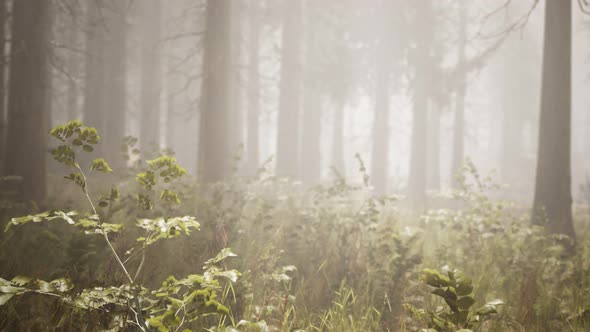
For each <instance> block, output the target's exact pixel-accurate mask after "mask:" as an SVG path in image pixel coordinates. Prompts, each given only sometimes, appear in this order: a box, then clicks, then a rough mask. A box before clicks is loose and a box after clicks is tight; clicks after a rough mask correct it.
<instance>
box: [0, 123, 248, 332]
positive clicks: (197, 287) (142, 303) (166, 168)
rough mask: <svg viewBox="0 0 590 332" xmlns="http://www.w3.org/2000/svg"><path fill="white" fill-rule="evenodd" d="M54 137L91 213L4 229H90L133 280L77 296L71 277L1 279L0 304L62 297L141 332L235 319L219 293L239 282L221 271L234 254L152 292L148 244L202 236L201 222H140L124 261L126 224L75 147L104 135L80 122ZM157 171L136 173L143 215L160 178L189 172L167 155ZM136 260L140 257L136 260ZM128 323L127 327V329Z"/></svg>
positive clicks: (98, 163) (113, 194) (39, 218)
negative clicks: (119, 238)
mask: <svg viewBox="0 0 590 332" xmlns="http://www.w3.org/2000/svg"><path fill="white" fill-rule="evenodd" d="M51 135H52V136H54V137H55V138H57V139H58V140H60V141H61V142H63V143H64V144H62V145H60V146H58V147H57V148H56V149H54V150H53V152H52V154H53V156H54V159H55V160H57V161H58V162H60V163H62V164H64V165H65V166H67V167H73V168H75V169H76V170H77V172H74V173H71V174H69V175H67V176H66V177H65V178H66V179H68V180H71V181H73V182H74V183H75V184H76V185H78V186H79V187H80V188H81V189H82V191H83V193H84V195H85V197H86V199H87V201H88V203H89V205H90V207H91V210H90V211H89V212H85V213H79V212H76V211H70V212H64V211H61V210H50V211H46V212H42V213H37V214H33V215H27V216H24V217H16V218H12V219H11V221H10V222H9V223H8V224H7V225H6V229H5V231H8V230H9V229H10V227H11V226H22V225H25V224H28V223H41V222H51V221H53V220H64V221H66V222H67V224H70V225H74V226H76V227H78V228H79V229H82V230H84V233H85V234H98V235H101V236H102V238H103V239H104V241H105V243H106V245H107V247H109V248H110V249H111V256H112V258H113V259H114V261H116V262H117V264H118V267H119V268H120V270H121V271H122V272H123V274H124V276H125V277H126V279H127V282H125V283H122V284H119V285H104V286H98V287H91V288H84V289H81V290H79V291H77V292H73V289H74V286H73V285H72V283H71V282H70V281H69V280H68V279H66V278H59V279H55V280H53V281H50V282H45V281H42V280H39V279H33V278H29V277H23V276H18V277H15V278H13V279H12V280H5V279H0V305H6V304H7V303H8V301H9V300H11V299H12V298H13V297H14V296H16V295H24V294H28V293H37V294H42V295H48V296H52V297H55V298H58V299H60V300H61V301H62V302H63V303H64V304H66V305H68V306H71V307H73V308H76V309H78V310H80V309H83V310H99V311H105V312H108V313H109V317H110V320H111V322H112V323H113V324H115V325H118V326H120V327H123V326H129V325H133V326H135V327H136V328H139V329H140V330H142V331H147V330H151V329H154V328H155V329H157V330H158V331H171V330H173V331H177V330H179V329H180V328H181V327H182V326H183V325H187V326H188V325H190V324H192V323H193V322H196V321H198V320H200V319H202V318H203V317H206V316H209V315H211V314H217V315H221V316H225V315H228V314H229V313H230V311H229V309H228V307H226V306H225V305H223V304H222V303H221V302H220V301H219V299H218V292H220V291H223V290H224V289H225V288H226V286H227V285H228V284H230V283H234V282H236V281H237V278H238V276H239V272H238V271H236V270H227V269H225V268H224V267H221V266H220V264H222V263H223V262H224V261H225V260H226V259H227V258H228V257H233V256H236V255H235V254H233V253H232V252H231V251H230V250H229V249H224V250H222V251H221V252H220V253H219V254H218V255H217V256H216V257H214V258H212V259H210V260H208V261H207V262H206V263H205V266H204V267H203V270H204V272H203V274H190V275H188V276H187V277H185V278H183V279H180V280H178V279H176V278H175V277H173V276H169V277H168V278H167V279H166V280H165V281H164V282H163V283H162V286H161V287H159V288H158V289H153V290H150V289H149V288H147V287H144V286H142V285H141V284H139V283H138V282H137V281H136V280H137V278H138V276H139V275H140V273H141V271H142V268H143V266H144V261H145V258H146V251H147V249H148V246H151V245H153V244H154V243H156V242H157V241H158V240H161V239H172V238H175V237H177V236H179V235H181V234H185V235H189V234H190V233H191V231H192V230H199V228H200V224H199V223H198V222H197V221H196V219H195V218H194V217H191V216H184V217H157V218H137V223H136V226H137V227H138V229H139V230H142V232H143V233H144V234H145V235H144V236H140V237H138V238H137V242H138V243H139V246H138V247H131V248H129V249H128V250H127V253H128V254H129V255H130V257H128V258H127V259H125V261H123V260H122V258H121V257H120V256H119V254H118V252H117V251H116V249H115V247H114V246H113V244H112V241H111V239H110V238H109V234H112V233H118V232H121V231H122V230H123V229H124V225H123V224H118V223H108V222H106V219H107V218H108V216H109V214H108V213H106V214H105V213H101V212H98V211H97V210H96V208H95V204H94V202H93V199H92V198H91V196H90V194H89V190H88V183H87V179H86V175H85V174H84V171H83V170H82V168H81V167H80V166H79V164H78V162H77V161H76V149H78V148H80V147H81V149H82V150H83V151H85V152H92V151H93V147H92V145H95V144H97V143H98V140H99V136H98V133H97V131H96V129H94V128H90V127H84V126H83V124H82V123H81V122H79V121H72V122H69V123H68V124H66V125H63V126H57V127H55V128H54V129H53V130H52V131H51ZM147 164H148V166H149V168H150V170H148V171H145V172H141V173H139V174H138V175H137V177H136V178H137V181H138V182H139V183H140V185H141V186H142V187H143V190H144V192H143V193H139V194H137V197H138V198H139V200H140V203H142V205H143V206H144V210H151V208H152V206H153V205H152V200H151V196H152V195H153V194H154V193H153V191H154V189H155V187H156V185H157V184H158V181H159V180H160V179H161V180H162V182H163V183H170V182H172V181H173V180H178V179H179V178H181V177H182V176H183V175H185V174H186V170H185V169H184V168H182V167H180V166H178V165H177V163H176V160H175V159H174V158H173V157H167V156H162V157H159V158H157V159H154V160H150V161H148V162H147ZM90 171H98V172H103V173H110V172H112V171H113V170H112V169H111V168H110V166H109V165H108V163H107V162H106V161H105V160H104V159H102V158H98V159H95V160H94V161H93V162H92V164H91V166H90ZM120 197H121V194H120V192H119V190H118V189H117V188H116V187H113V188H111V190H110V191H109V192H108V193H103V194H101V195H100V196H99V198H98V207H103V208H104V207H107V206H109V205H112V204H114V203H116V201H117V200H118V199H119V198H120ZM159 197H160V200H161V201H162V202H164V203H172V204H175V205H179V204H180V199H179V197H178V194H177V193H175V192H174V191H172V190H171V189H168V188H166V189H163V190H162V191H161V194H160V196H159ZM136 253H139V254H140V255H141V261H140V263H139V265H137V266H136V268H135V273H134V274H133V275H132V274H131V273H130V268H131V267H132V265H131V264H129V262H130V260H131V261H132V258H133V256H134V255H135V254H136ZM135 256H137V255H135ZM121 324H122V325H121Z"/></svg>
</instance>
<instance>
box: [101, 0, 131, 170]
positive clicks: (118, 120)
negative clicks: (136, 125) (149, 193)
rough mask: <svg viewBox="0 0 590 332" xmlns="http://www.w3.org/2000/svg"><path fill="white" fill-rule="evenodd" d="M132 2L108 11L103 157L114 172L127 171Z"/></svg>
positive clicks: (122, 0)
mask: <svg viewBox="0 0 590 332" xmlns="http://www.w3.org/2000/svg"><path fill="white" fill-rule="evenodd" d="M128 1H129V0H120V1H115V2H112V10H109V11H106V13H105V12H104V11H103V13H105V15H106V16H107V26H106V28H107V29H108V34H107V38H108V46H107V47H106V48H105V49H106V54H105V64H106V65H107V68H106V70H105V71H106V76H105V77H104V81H103V84H105V90H104V91H105V94H104V96H103V98H104V99H105V102H104V112H105V116H106V118H105V121H106V123H105V128H104V129H103V135H102V137H103V142H104V157H105V158H106V160H107V161H108V162H109V163H111V164H112V166H114V167H113V168H115V169H120V168H122V167H124V161H123V155H122V153H121V145H122V144H123V138H124V137H125V118H126V114H125V113H126V106H127V105H126V103H127V94H126V91H127V72H126V69H127V23H126V17H127V9H128V7H129V3H128Z"/></svg>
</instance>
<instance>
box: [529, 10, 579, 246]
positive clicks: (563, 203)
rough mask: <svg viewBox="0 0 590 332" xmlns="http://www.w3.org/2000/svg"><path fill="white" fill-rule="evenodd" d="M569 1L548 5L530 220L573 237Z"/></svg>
mask: <svg viewBox="0 0 590 332" xmlns="http://www.w3.org/2000/svg"><path fill="white" fill-rule="evenodd" d="M571 5H572V2H571V1H547V3H546V4H545V38H544V40H545V41H544V48H543V73H542V75H543V76H542V77H543V78H542V88H541V116H540V125H539V145H538V155H537V176H536V182H535V198H534V203H533V217H532V221H533V223H535V224H544V223H545V220H546V221H547V229H548V231H550V232H552V233H559V234H565V235H568V236H570V237H572V238H574V239H575V232H574V226H573V222H572V193H571V166H570V158H571V155H570V144H571V40H572V38H571V29H572V21H571V20H572V8H571Z"/></svg>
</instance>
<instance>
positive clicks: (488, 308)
mask: <svg viewBox="0 0 590 332" xmlns="http://www.w3.org/2000/svg"><path fill="white" fill-rule="evenodd" d="M503 304H504V302H502V300H497V299H496V300H493V301H490V302H488V303H486V304H484V305H483V307H481V308H479V309H477V310H476V311H475V313H476V314H478V315H481V316H487V315H491V314H497V313H498V307H499V306H501V305H503Z"/></svg>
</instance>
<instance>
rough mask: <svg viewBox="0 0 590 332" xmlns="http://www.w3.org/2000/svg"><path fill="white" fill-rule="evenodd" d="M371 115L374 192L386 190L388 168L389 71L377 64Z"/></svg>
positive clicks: (378, 192) (380, 192) (372, 181)
mask: <svg viewBox="0 0 590 332" xmlns="http://www.w3.org/2000/svg"><path fill="white" fill-rule="evenodd" d="M379 68H380V69H377V81H376V86H375V88H376V91H375V111H374V113H373V114H374V115H373V145H372V151H371V183H372V185H373V187H374V188H375V193H377V194H384V193H385V192H386V191H387V180H388V174H387V173H388V172H387V170H388V169H389V73H388V71H387V70H386V69H385V68H382V66H381V65H380V66H379Z"/></svg>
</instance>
